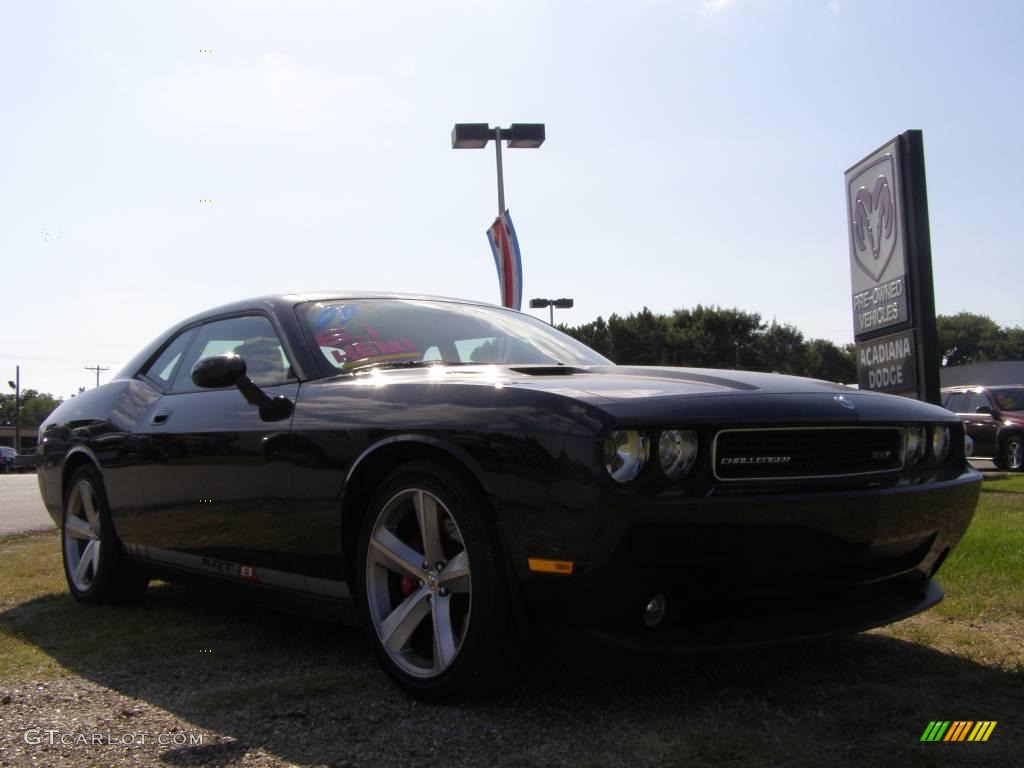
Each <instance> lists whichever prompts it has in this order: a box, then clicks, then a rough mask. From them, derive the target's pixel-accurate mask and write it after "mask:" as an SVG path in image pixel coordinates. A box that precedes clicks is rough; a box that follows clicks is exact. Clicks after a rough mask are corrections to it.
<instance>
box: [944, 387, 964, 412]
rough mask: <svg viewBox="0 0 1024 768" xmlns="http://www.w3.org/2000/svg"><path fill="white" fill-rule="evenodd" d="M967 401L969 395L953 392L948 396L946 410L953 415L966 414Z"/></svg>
mask: <svg viewBox="0 0 1024 768" xmlns="http://www.w3.org/2000/svg"><path fill="white" fill-rule="evenodd" d="M966 399H967V395H965V394H964V393H963V392H953V393H952V394H950V395H947V396H946V408H947V409H948V410H950V411H952V412H953V413H963V412H964V400H966Z"/></svg>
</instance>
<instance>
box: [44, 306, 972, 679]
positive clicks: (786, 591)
mask: <svg viewBox="0 0 1024 768" xmlns="http://www.w3.org/2000/svg"><path fill="white" fill-rule="evenodd" d="M963 446H964V434H963V426H962V424H961V422H960V420H959V419H957V417H956V416H954V415H953V414H952V413H949V412H948V411H946V410H944V409H942V408H939V407H935V406H931V405H927V404H924V403H920V402H917V401H914V400H910V399H906V398H900V397H893V396H887V395H880V394H874V393H869V392H858V391H854V390H850V389H847V388H844V387H842V386H839V385H836V384H829V383H826V382H822V381H813V380H808V379H800V378H794V377H789V376H778V375H770V374H761V373H744V372H739V371H715V370H698V369H685V368H644V367H626V366H617V365H614V364H613V363H611V362H610V361H609V360H607V359H605V358H603V357H601V356H600V355H598V354H597V353H595V352H593V351H592V350H590V349H588V348H587V347H585V346H583V345H582V344H580V343H578V342H576V341H575V340H573V339H571V338H569V337H568V336H565V335H564V334H562V333H560V332H558V331H556V330H554V329H552V328H550V327H549V326H547V325H546V324H544V323H542V322H540V321H539V320H536V319H535V318H533V317H530V316H527V315H523V314H520V313H518V312H514V311H511V310H507V309H502V308H499V307H495V306H490V305H486V304H480V303H475V302H470V301H462V300H455V299H437V298H430V297H422V296H403V295H380V294H372V295H371V294H352V293H338V294H331V295H316V296H314V295H284V296H271V297H266V298H260V299H254V300H252V301H244V302H238V303H235V304H231V305H228V306H223V307H219V308H217V309H214V310H210V311H208V312H204V313H202V314H199V315H196V316H195V317H192V318H190V319H188V320H186V321H184V322H183V323H181V324H179V325H177V326H175V327H174V328H172V329H171V330H169V331H168V332H167V333H165V334H164V335H163V336H161V337H160V338H158V339H157V340H156V341H154V342H153V343H152V344H150V345H149V346H148V347H147V348H146V349H144V350H143V351H142V352H140V353H139V354H138V355H137V356H136V357H135V358H134V359H133V360H132V361H131V362H130V363H128V365H127V366H126V367H125V368H124V370H122V371H121V372H120V373H119V374H118V375H117V376H116V377H115V378H114V379H113V380H112V381H111V382H109V383H107V384H105V385H103V386H101V387H98V388H96V389H93V390H90V391H88V392H85V393H83V394H82V395H81V396H79V397H76V398H74V399H72V400H69V401H67V402H65V403H64V404H63V405H61V406H60V407H59V408H58V409H57V410H56V411H54V413H53V414H52V416H50V418H49V419H48V420H47V421H46V422H45V423H44V424H43V426H42V427H41V428H40V443H39V448H38V451H37V455H36V462H37V465H38V468H39V474H38V477H39V487H40V491H41V492H42V496H43V499H44V501H45V503H46V506H47V508H48V510H49V512H50V514H51V515H52V516H53V518H54V520H55V521H56V522H57V524H58V525H59V527H60V529H61V531H62V547H63V556H64V570H65V572H66V575H67V581H68V585H69V587H70V589H71V593H72V595H74V597H75V598H77V599H79V600H82V601H87V602H103V601H111V600H116V599H121V598H125V597H130V596H138V595H139V594H141V593H142V591H143V590H144V589H145V587H146V584H147V583H148V581H149V579H151V578H162V579H168V580H173V579H188V578H193V579H199V580H200V581H202V582H203V583H205V584H209V583H211V582H217V583H219V584H221V585H224V586H231V587H234V588H237V589H239V590H249V591H252V592H258V593H259V594H260V596H261V598H265V599H269V600H271V601H272V602H274V603H277V604H280V605H281V606H283V607H286V608H288V609H302V610H312V611H315V612H318V613H320V614H335V615H337V616H338V617H341V618H349V619H352V620H357V621H359V622H361V623H362V625H363V626H364V627H365V629H366V633H367V636H368V637H369V639H370V642H371V643H372V644H373V646H374V648H375V650H376V652H377V655H378V656H379V658H380V661H381V663H382V665H383V666H384V668H385V669H386V670H387V671H388V672H389V673H390V674H391V675H392V676H393V677H394V678H395V679H396V680H397V681H398V682H399V683H401V684H402V685H403V686H404V687H405V688H406V689H408V690H410V691H411V692H413V693H414V694H416V695H419V696H421V697H425V698H437V697H450V696H455V695H464V694H468V693H476V692H480V691H484V690H491V689H494V688H495V687H500V686H501V685H503V684H507V683H509V682H510V677H511V676H512V675H514V674H515V671H516V669H517V664H516V661H517V659H518V658H519V655H520V651H521V647H522V645H523V640H524V633H525V628H526V627H527V626H528V625H531V626H532V625H533V624H534V623H547V622H559V623H562V624H565V623H568V624H570V625H575V626H578V627H584V628H587V629H589V630H592V631H595V632H598V633H601V634H603V635H604V636H605V637H607V638H608V639H609V640H612V641H615V642H619V643H624V644H627V645H633V646H637V647H653V648H672V649H699V648H719V647H725V646H736V645H748V644H757V643H766V642H774V641H780V640H787V639H794V638H801V637H809V636H816V635H824V634H829V633H835V632H851V631H859V630H862V629H866V628H868V627H874V626H879V625H882V624H886V623H889V622H892V621H896V620H898V619H901V618H904V617H906V616H910V615H912V614H915V613H917V612H919V611H922V610H925V609H926V608H929V607H930V606H933V605H935V604H936V603H937V602H938V601H939V600H940V599H941V598H942V590H941V589H940V587H939V585H938V584H937V583H936V582H935V580H934V579H933V577H934V575H935V573H936V571H937V570H938V569H939V567H940V566H941V565H942V562H943V560H944V559H945V558H946V556H947V555H948V554H949V551H950V549H951V547H953V546H954V545H955V544H956V543H957V541H959V539H960V538H961V536H962V535H963V534H964V531H965V530H966V529H967V526H968V524H969V523H970V521H971V517H972V516H973V514H974V509H975V505H976V503H977V500H978V491H979V486H980V476H979V474H978V473H977V472H976V471H974V470H973V469H971V468H970V467H969V466H968V464H967V462H966V460H965V458H964V450H963Z"/></svg>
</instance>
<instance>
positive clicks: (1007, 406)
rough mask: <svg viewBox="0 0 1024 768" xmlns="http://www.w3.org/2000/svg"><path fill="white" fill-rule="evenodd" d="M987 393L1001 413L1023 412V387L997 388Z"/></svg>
mask: <svg viewBox="0 0 1024 768" xmlns="http://www.w3.org/2000/svg"><path fill="white" fill-rule="evenodd" d="M989 392H990V393H991V394H992V397H993V398H994V399H995V401H996V405H998V406H999V410H1001V411H1024V387H999V388H998V389H991V390H989Z"/></svg>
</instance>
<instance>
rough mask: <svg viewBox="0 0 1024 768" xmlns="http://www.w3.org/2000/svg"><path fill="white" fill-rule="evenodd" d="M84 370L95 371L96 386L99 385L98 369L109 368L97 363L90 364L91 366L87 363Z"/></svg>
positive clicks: (104, 369) (107, 369)
mask: <svg viewBox="0 0 1024 768" xmlns="http://www.w3.org/2000/svg"><path fill="white" fill-rule="evenodd" d="M85 370H87V371H96V386H97V387H98V386H99V385H100V371H109V370H110V369H109V368H101V367H100V366H99V365H94V366H91V367H90V366H88V365H87V366H85Z"/></svg>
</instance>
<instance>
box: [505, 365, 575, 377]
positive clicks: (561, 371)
mask: <svg viewBox="0 0 1024 768" xmlns="http://www.w3.org/2000/svg"><path fill="white" fill-rule="evenodd" d="M509 370H510V371H515V372H516V373H525V374H526V375H527V376H568V375H570V374H573V373H588V371H587V369H586V368H576V367H575V366H572V365H523V366H519V367H517V368H509Z"/></svg>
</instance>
